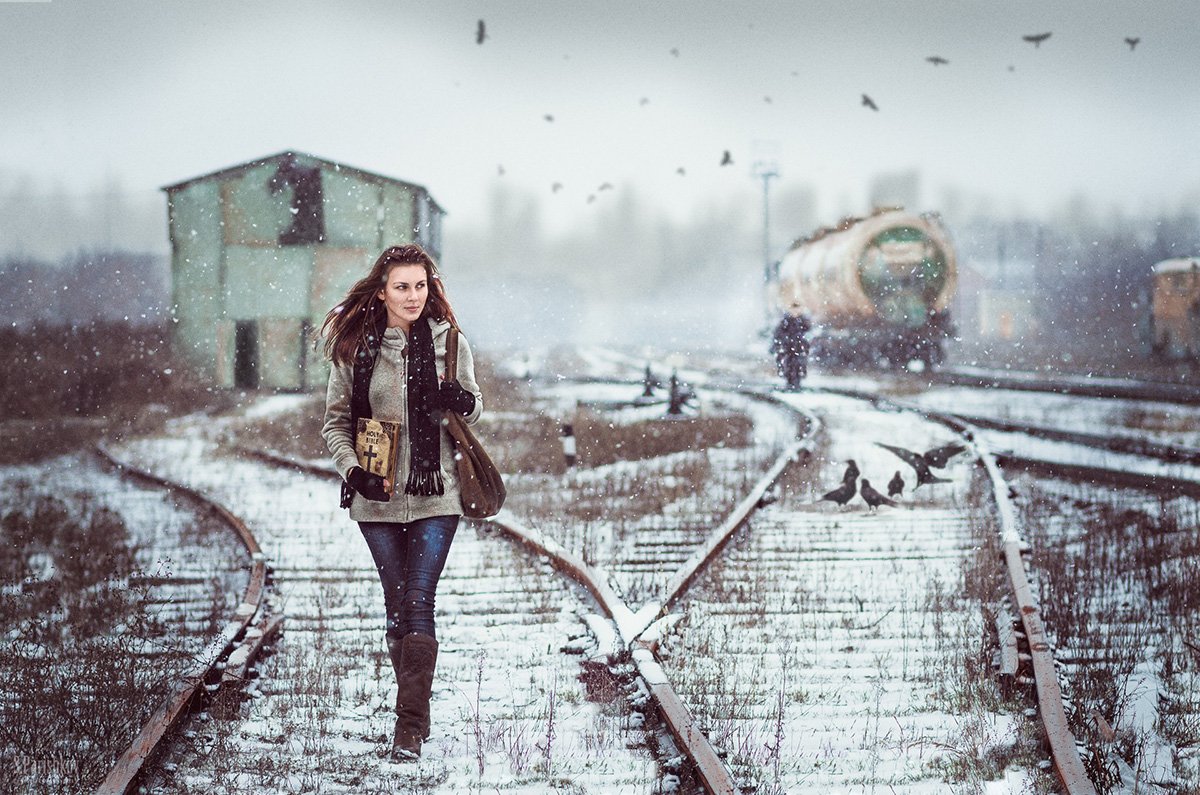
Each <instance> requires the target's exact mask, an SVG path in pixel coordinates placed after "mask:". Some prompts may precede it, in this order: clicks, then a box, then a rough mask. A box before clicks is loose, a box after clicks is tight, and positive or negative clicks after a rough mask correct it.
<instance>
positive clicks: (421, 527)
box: [321, 244, 483, 760]
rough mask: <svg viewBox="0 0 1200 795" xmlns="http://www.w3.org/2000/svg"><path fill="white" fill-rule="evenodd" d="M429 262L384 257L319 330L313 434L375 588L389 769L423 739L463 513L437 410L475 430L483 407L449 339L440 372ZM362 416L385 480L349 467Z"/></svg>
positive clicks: (462, 345) (418, 253)
mask: <svg viewBox="0 0 1200 795" xmlns="http://www.w3.org/2000/svg"><path fill="white" fill-rule="evenodd" d="M457 326H458V324H457V322H456V320H455V317H454V312H453V310H452V309H451V308H450V303H449V301H447V300H446V293H445V290H444V289H443V288H442V283H441V280H440V279H439V278H438V273H437V266H436V265H435V264H434V262H433V259H432V258H431V257H430V256H429V255H428V254H427V253H426V252H425V250H424V249H422V248H421V247H420V246H418V245H411V244H410V245H403V246H392V247H390V248H388V249H387V250H385V251H384V252H383V253H382V254H381V255H380V256H379V258H378V259H377V260H376V261H375V264H374V266H373V267H372V268H371V271H370V273H368V274H367V275H366V276H365V277H364V278H362V279H360V280H359V281H358V282H357V283H356V284H355V285H354V286H353V287H351V288H350V292H349V293H348V294H347V296H346V297H345V298H344V299H343V300H342V302H341V303H340V304H338V305H337V306H335V307H334V308H333V309H331V310H330V311H329V314H328V315H326V317H325V322H324V324H323V325H322V327H321V333H322V334H323V335H324V337H325V355H326V356H327V357H328V358H329V360H330V361H331V363H332V364H331V368H330V373H329V391H328V393H327V395H326V399H325V424H324V427H323V429H322V435H323V436H324V437H325V442H326V444H327V445H328V446H329V452H330V453H331V454H332V455H333V460H334V464H335V465H336V466H337V470H338V472H339V473H340V474H341V476H342V478H343V481H344V482H343V484H342V507H344V508H345V507H348V508H349V509H350V518H351V519H353V520H355V521H356V522H358V524H359V527H360V528H361V530H362V534H363V538H364V539H366V542H367V546H368V547H369V548H370V550H371V555H372V557H373V558H374V559H375V566H376V568H377V569H378V571H379V579H380V581H381V582H382V584H383V601H384V607H385V609H386V613H387V626H386V635H385V637H386V639H387V649H388V655H389V656H390V657H391V660H392V667H393V668H394V670H395V672H396V683H397V692H396V731H395V736H394V738H393V740H392V756H393V758H395V759H402V760H403V759H416V758H417V757H418V756H420V754H421V743H422V741H423V740H424V739H426V738H427V737H428V736H429V723H430V720H429V699H430V695H431V693H432V689H433V672H434V667H435V664H436V662H437V651H438V644H437V635H436V632H435V630H434V596H435V594H436V592H437V583H438V579H439V577H441V573H442V568H443V567H444V566H445V563H446V556H447V554H448V553H449V551H450V543H451V541H453V539H454V531H455V529H456V528H457V527H458V520H459V517H460V515H461V514H462V503H461V500H460V497H459V484H458V474H457V470H456V467H455V463H454V449H453V445H452V443H451V440H450V436H449V434H448V433H447V432H446V431H445V430H444V429H443V427H442V423H441V421H440V420H441V416H442V414H443V413H444V412H446V411H455V412H458V413H459V414H461V415H463V416H464V417H465V418H466V421H467V422H468V423H473V422H475V421H476V420H477V419H478V418H479V415H480V412H481V410H482V408H483V396H482V395H481V394H480V391H479V386H478V385H477V384H476V383H475V369H474V364H473V360H472V357H471V348H470V346H469V345H468V344H467V341H466V339H465V338H463V337H462V336H461V335H460V336H459V346H458V363H457V372H455V373H446V372H445V365H446V363H445V356H446V340H447V336H448V333H449V331H450V329H451V327H454V328H455V329H457ZM362 417H373V418H375V419H377V420H390V421H393V422H397V423H398V424H399V425H400V439H399V445H398V448H399V455H398V456H397V457H396V464H395V467H394V469H393V470H392V471H391V472H388V473H387V474H385V475H376V474H373V473H370V472H367V471H366V470H364V469H363V468H362V467H361V466H359V462H358V457H357V455H356V454H355V449H354V437H355V428H356V427H357V421H358V419H359V418H362Z"/></svg>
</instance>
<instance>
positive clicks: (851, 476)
mask: <svg viewBox="0 0 1200 795" xmlns="http://www.w3.org/2000/svg"><path fill="white" fill-rule="evenodd" d="M875 444H877V445H878V446H880V447H882V448H883V449H884V450H888V451H890V452H892V453H894V454H895V455H896V456H898V457H899V458H900V460H902V461H904V463H906V464H908V465H909V466H910V467H912V468H913V472H914V473H915V474H916V479H917V482H916V485H914V486H913V487H912V490H913V491H916V490H917V489H918V488H920V487H921V486H926V485H929V484H933V483H949V482H950V481H949V480H947V479H946V478H943V477H939V476H937V475H935V474H934V472H933V470H934V469H945V467H946V465H947V464H949V463H950V459H952V458H954V457H955V456H956V455H958V454H960V453H963V452H965V451H966V449H967V447H966V445H963V444H958V443H956V442H951V443H950V444H945V445H942V446H941V447H935V448H933V449H932V450H927V451H925V452H924V453H917V452H914V451H912V450H906V449H905V448H903V447H896V446H895V445H891V444H884V443H883V442H876V443H875ZM860 474H861V473H860V472H859V469H858V464H857V463H855V462H854V460H853V459H851V460H850V461H848V462H847V465H846V471H845V472H844V473H843V474H842V483H841V485H840V486H838V487H837V488H835V489H833V490H832V491H828V492H826V493H825V494H822V495H821V498H820V499H819V500H817V502H826V501H828V502H836V503H837V504H838V505H840V506H843V507H844V506H845V505H847V504H848V503H849V502H850V501H851V500H852V499H854V496H855V495H856V494H858V495H861V496H862V499H863V502H865V503H866V504H867V509H868V510H870V511H874V510H875V509H877V508H878V507H879V506H880V505H890V506H892V507H895V506H896V505H897V504H898V503H897V502H896V500H895V498H896V497H900V496H902V495H903V494H904V487H905V482H904V478H903V477H901V475H900V470H896V474H895V475H893V476H892V479H891V480H890V481H889V482H888V485H887V494H886V495H884V494H883V493H881V492H880V491H879V490H878V489H876V488H875V487H874V486H872V485H871V481H869V480H867V479H866V478H862V479H861V480H860V479H859V475H860Z"/></svg>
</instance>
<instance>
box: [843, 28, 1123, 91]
mask: <svg viewBox="0 0 1200 795" xmlns="http://www.w3.org/2000/svg"><path fill="white" fill-rule="evenodd" d="M1053 35H1054V32H1053V31H1046V32H1045V33H1030V34H1028V35H1025V36H1022V37H1021V39H1022V41H1027V42H1029V43H1030V44H1032V45H1033V48H1034V49H1035V50H1036V49H1040V48H1041V46H1042V42H1044V41H1045V40H1046V39H1048V38H1050V37H1051V36H1053ZM1141 40H1142V39H1141V37H1140V36H1126V37H1125V43H1126V44H1128V45H1129V51H1130V52H1133V51H1134V50H1135V49H1137V46H1138V42H1140V41H1141ZM925 60H926V61H928V62H929V63H931V64H933V65H934V66H946V65H948V64H949V63H950V61H948V60H947V59H945V58H943V57H942V56H940V55H931V56H929V57H928V58H926V59H925ZM1014 69H1015V67H1013V66H1009V67H1008V71H1010V72H1011V71H1013V70H1014ZM862 106H863V107H864V108H870V109H871V110H879V106H878V105H876V104H875V100H873V99H871V98H870V97H869V96H867V95H866V94H863V95H862Z"/></svg>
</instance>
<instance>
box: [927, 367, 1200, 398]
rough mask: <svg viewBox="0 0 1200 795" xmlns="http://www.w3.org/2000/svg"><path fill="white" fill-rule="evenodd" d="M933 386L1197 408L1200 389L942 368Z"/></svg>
mask: <svg viewBox="0 0 1200 795" xmlns="http://www.w3.org/2000/svg"><path fill="white" fill-rule="evenodd" d="M928 380H929V381H930V382H931V383H936V384H941V385H944V386H978V387H987V388H998V389H1013V390H1020V391H1025V392H1053V393H1055V394H1060V395H1079V396H1080V397H1097V398H1117V399H1124V400H1156V401H1161V402H1164V403H1182V404H1185V405H1195V404H1198V403H1200V389H1197V388H1196V387H1194V386H1189V385H1187V384H1170V383H1166V382H1155V381H1133V380H1130V379H1126V378H1080V379H1067V378H1061V377H1060V378H1047V377H1045V376H1042V375H1038V374H1037V373H1030V372H1025V373H1021V372H1012V371H1009V372H994V371H986V370H971V369H966V368H958V369H954V368H943V369H940V370H935V371H933V372H932V373H930V374H929V376H928Z"/></svg>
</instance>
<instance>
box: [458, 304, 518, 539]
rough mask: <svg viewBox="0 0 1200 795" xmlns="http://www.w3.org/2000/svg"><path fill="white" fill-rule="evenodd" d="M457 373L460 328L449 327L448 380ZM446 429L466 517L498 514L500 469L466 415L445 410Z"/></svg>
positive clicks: (501, 484) (501, 491)
mask: <svg viewBox="0 0 1200 795" xmlns="http://www.w3.org/2000/svg"><path fill="white" fill-rule="evenodd" d="M457 375H458V329H457V328H455V327H454V326H451V327H450V331H449V336H448V337H447V338H446V380H450V379H452V378H454V377H456V376H457ZM445 426H446V430H448V431H449V432H450V438H451V439H453V440H454V460H455V462H456V465H457V467H458V486H459V491H460V492H461V495H462V509H463V516H467V517H469V518H471V519H486V518H488V517H489V516H495V515H496V514H498V513H499V512H500V508H501V507H503V505H504V498H505V497H506V496H507V491H506V490H505V488H504V480H503V479H502V478H501V477H500V470H498V469H496V465H495V464H493V463H492V459H491V458H490V457H489V456H488V454H487V453H486V452H485V451H484V449H483V445H481V444H480V443H479V440H478V439H477V438H475V434H474V433H473V432H472V431H471V427H470V426H469V425H467V421H466V420H465V419H464V418H463V416H462V415H461V414H459V413H457V412H454V411H447V412H445Z"/></svg>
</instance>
